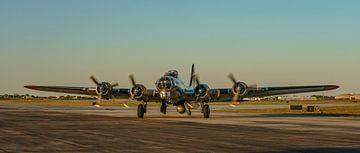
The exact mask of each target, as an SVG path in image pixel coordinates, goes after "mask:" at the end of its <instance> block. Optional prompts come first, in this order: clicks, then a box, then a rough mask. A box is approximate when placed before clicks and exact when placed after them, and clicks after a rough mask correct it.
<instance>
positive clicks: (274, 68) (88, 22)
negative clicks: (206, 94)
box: [0, 0, 360, 95]
mask: <svg viewBox="0 0 360 153" xmlns="http://www.w3.org/2000/svg"><path fill="white" fill-rule="evenodd" d="M359 6H360V1H358V0H337V1H335V0H301V1H300V0H298V1H290V0H271V1H269V0H248V1H240V0H196V1H193V0H142V1H141V0H113V1H111V0H105V1H99V0H58V1H52V0H0V94H5V93H10V94H12V93H20V94H24V93H31V94H37V95H41V94H43V92H34V91H29V90H27V89H23V87H22V86H24V85H28V84H35V85H71V86H92V85H93V84H92V83H91V82H90V80H89V76H90V75H92V74H94V75H95V76H97V78H98V79H99V80H106V81H110V82H119V83H120V85H121V86H123V87H130V83H129V79H128V75H129V74H131V73H133V74H135V77H136V79H137V81H138V82H139V83H143V84H145V85H146V86H147V87H149V88H150V87H154V82H155V81H156V79H157V78H158V77H159V76H160V75H162V74H163V73H164V72H165V71H167V70H168V69H177V70H178V71H179V72H180V76H181V77H182V78H183V80H184V81H185V82H188V80H189V73H190V67H191V64H192V63H195V64H196V65H197V67H196V68H197V73H199V75H200V78H201V81H202V82H203V83H208V84H209V85H210V87H230V86H231V82H230V81H229V80H228V79H227V75H228V73H230V72H232V73H234V75H235V76H236V77H237V78H238V79H239V80H242V81H245V82H247V83H248V84H258V86H279V85H312V84H337V85H340V86H341V88H340V89H338V90H337V91H335V92H327V93H326V94H338V93H346V92H351V93H360V70H359V66H360V9H359ZM321 94H322V93H321Z"/></svg>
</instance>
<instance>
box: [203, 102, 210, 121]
mask: <svg viewBox="0 0 360 153" xmlns="http://www.w3.org/2000/svg"><path fill="white" fill-rule="evenodd" d="M203 109H204V113H203V114H204V118H209V117H210V107H209V105H207V104H206V105H204V108H203Z"/></svg>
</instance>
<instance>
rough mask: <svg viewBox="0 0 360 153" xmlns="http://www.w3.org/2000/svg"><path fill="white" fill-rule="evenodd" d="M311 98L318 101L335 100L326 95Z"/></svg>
mask: <svg viewBox="0 0 360 153" xmlns="http://www.w3.org/2000/svg"><path fill="white" fill-rule="evenodd" d="M311 97H315V98H316V99H317V100H334V99H335V97H334V96H325V95H312V96H311Z"/></svg>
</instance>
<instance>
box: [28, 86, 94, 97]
mask: <svg viewBox="0 0 360 153" xmlns="http://www.w3.org/2000/svg"><path fill="white" fill-rule="evenodd" d="M24 87H25V88H27V89H31V90H39V91H47V92H59V93H68V94H80V95H89V96H97V95H98V94H97V93H96V88H94V87H67V86H32V85H30V86H24Z"/></svg>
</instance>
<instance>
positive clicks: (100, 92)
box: [90, 75, 119, 103]
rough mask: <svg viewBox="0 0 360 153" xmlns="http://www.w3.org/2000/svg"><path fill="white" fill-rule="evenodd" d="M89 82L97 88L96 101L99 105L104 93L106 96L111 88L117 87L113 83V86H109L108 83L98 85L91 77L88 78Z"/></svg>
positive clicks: (116, 84)
mask: <svg viewBox="0 0 360 153" xmlns="http://www.w3.org/2000/svg"><path fill="white" fill-rule="evenodd" d="M90 80H92V81H93V82H94V83H95V84H96V86H97V88H96V90H97V93H98V99H97V102H98V103H100V101H101V99H102V97H103V95H104V93H106V94H108V92H109V91H111V89H112V88H113V87H116V86H119V84H118V83H114V84H110V83H108V82H101V83H100V82H99V81H98V80H97V79H96V78H95V77H94V76H93V75H92V76H90Z"/></svg>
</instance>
